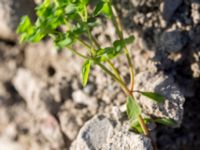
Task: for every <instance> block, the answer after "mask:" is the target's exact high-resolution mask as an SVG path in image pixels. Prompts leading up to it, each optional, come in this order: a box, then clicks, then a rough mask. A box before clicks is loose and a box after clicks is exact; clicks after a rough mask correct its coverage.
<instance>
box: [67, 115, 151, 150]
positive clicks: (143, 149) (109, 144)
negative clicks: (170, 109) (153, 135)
mask: <svg viewBox="0 0 200 150" xmlns="http://www.w3.org/2000/svg"><path fill="white" fill-rule="evenodd" d="M127 129H128V128H127V126H122V125H121V124H120V123H117V122H114V121H111V120H110V119H109V118H107V117H105V116H103V115H99V116H95V117H94V118H92V119H91V120H90V121H88V122H86V123H85V125H84V126H83V127H82V128H81V130H80V132H79V134H78V136H77V138H76V140H75V141H74V143H73V144H72V146H71V148H70V150H97V149H103V150H133V149H134V150H152V146H151V141H150V139H148V138H146V137H144V136H142V135H138V134H135V133H132V132H129V131H128V130H127Z"/></svg>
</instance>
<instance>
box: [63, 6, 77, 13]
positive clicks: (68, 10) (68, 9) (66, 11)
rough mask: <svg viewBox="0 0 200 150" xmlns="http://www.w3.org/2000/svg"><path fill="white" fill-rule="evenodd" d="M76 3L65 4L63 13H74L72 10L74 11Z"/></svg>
mask: <svg viewBox="0 0 200 150" xmlns="http://www.w3.org/2000/svg"><path fill="white" fill-rule="evenodd" d="M76 9H77V8H76V5H75V4H69V5H67V7H66V8H65V13H66V14H67V15H70V14H72V13H74V12H76Z"/></svg>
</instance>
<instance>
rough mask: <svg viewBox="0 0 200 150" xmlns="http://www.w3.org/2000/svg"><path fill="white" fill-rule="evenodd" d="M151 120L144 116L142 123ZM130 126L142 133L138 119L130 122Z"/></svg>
mask: <svg viewBox="0 0 200 150" xmlns="http://www.w3.org/2000/svg"><path fill="white" fill-rule="evenodd" d="M150 122H151V119H150V118H144V123H145V124H148V123H150ZM131 128H133V129H135V130H136V131H137V132H138V133H143V130H142V127H141V126H140V123H139V121H138V120H133V121H132V122H131Z"/></svg>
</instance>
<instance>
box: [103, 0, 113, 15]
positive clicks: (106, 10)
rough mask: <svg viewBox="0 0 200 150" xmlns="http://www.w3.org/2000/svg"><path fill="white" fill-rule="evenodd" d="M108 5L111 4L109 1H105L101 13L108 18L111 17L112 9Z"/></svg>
mask: <svg viewBox="0 0 200 150" xmlns="http://www.w3.org/2000/svg"><path fill="white" fill-rule="evenodd" d="M110 5H111V4H110V3H109V2H105V3H104V5H103V8H102V13H103V14H104V15H105V16H107V17H108V18H111V17H112V10H111V6H110Z"/></svg>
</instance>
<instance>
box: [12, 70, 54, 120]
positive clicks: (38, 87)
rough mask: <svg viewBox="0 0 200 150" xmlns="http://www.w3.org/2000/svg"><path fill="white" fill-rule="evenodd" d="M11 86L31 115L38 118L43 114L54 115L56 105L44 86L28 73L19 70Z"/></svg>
mask: <svg viewBox="0 0 200 150" xmlns="http://www.w3.org/2000/svg"><path fill="white" fill-rule="evenodd" d="M13 84H14V86H15V88H16V90H17V91H18V92H19V94H20V95H21V96H22V97H23V98H24V100H25V101H26V103H27V106H28V108H29V109H30V110H31V112H32V113H34V114H35V115H38V116H41V114H44V112H46V113H48V112H51V113H55V111H56V103H54V100H53V96H52V95H51V94H50V93H49V92H48V90H47V89H46V84H45V83H44V82H42V81H41V80H39V79H38V78H36V77H35V76H34V75H33V74H31V72H30V71H28V70H26V69H22V68H21V69H19V70H18V72H17V74H16V76H15V77H14V79H13ZM41 112H42V113H41Z"/></svg>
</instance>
